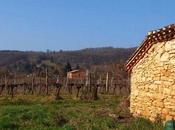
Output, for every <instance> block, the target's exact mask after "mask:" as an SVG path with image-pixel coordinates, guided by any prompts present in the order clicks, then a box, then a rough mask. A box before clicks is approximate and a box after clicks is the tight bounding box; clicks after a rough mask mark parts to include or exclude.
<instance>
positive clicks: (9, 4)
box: [0, 0, 175, 51]
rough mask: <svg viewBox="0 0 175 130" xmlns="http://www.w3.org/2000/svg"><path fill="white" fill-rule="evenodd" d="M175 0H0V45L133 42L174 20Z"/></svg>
mask: <svg viewBox="0 0 175 130" xmlns="http://www.w3.org/2000/svg"><path fill="white" fill-rule="evenodd" d="M174 5H175V0H0V50H7V49H10V50H38V51H45V50H47V49H50V50H60V49H63V50H77V49H81V48H91V47H103V46H114V47H134V46H138V45H139V44H140V43H141V41H142V40H143V39H144V37H145V35H146V34H147V32H148V31H150V30H154V29H158V28H160V27H163V26H165V25H168V24H172V23H175V15H174V14H175V7H174Z"/></svg>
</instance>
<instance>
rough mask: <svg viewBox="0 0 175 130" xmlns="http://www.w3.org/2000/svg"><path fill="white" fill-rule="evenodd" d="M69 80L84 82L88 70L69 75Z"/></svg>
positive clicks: (74, 71) (75, 71) (73, 72)
mask: <svg viewBox="0 0 175 130" xmlns="http://www.w3.org/2000/svg"><path fill="white" fill-rule="evenodd" d="M67 78H68V79H80V80H84V79H85V78H86V70H84V69H77V70H73V71H70V72H68V73H67Z"/></svg>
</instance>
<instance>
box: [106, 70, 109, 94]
mask: <svg viewBox="0 0 175 130" xmlns="http://www.w3.org/2000/svg"><path fill="white" fill-rule="evenodd" d="M108 92H109V73H108V72H107V74H106V93H108Z"/></svg>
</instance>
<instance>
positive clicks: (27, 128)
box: [0, 95, 163, 130]
mask: <svg viewBox="0 0 175 130" xmlns="http://www.w3.org/2000/svg"><path fill="white" fill-rule="evenodd" d="M120 100H121V98H120V97H115V96H111V95H102V96H100V99H99V100H98V101H92V102H88V101H80V100H75V99H71V98H69V97H67V96H63V100H58V101H55V100H54V97H53V96H47V97H44V96H39V97H36V96H29V95H28V96H18V97H16V98H15V99H13V100H11V99H9V98H7V97H1V98H0V130H162V129H163V126H162V125H161V124H158V123H157V124H153V123H151V122H150V121H148V120H145V119H142V118H139V119H134V118H132V119H131V122H130V123H127V124H122V123H118V121H117V120H116V119H115V118H113V117H111V116H109V114H113V113H114V114H116V115H117V114H119V113H118V111H117V109H118V104H119V103H120ZM124 110H125V111H122V112H120V114H121V113H122V114H129V111H128V110H127V109H126V108H125V109H124Z"/></svg>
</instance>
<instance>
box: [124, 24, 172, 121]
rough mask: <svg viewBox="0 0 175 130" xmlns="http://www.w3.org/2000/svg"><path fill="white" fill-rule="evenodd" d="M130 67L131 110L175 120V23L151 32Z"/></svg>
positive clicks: (151, 117) (156, 117) (152, 118)
mask: <svg viewBox="0 0 175 130" xmlns="http://www.w3.org/2000/svg"><path fill="white" fill-rule="evenodd" d="M126 69H127V71H128V72H129V73H130V78H131V79H130V85H131V86H130V87H131V95H130V111H131V113H132V114H133V115H134V116H141V117H146V118H149V119H150V120H152V121H155V120H156V119H162V120H164V121H166V120H170V119H172V118H174V119H175V24H172V25H169V26H166V27H164V28H161V29H158V30H155V31H151V32H149V33H148V35H147V36H146V38H145V40H144V41H143V43H142V44H141V46H140V47H138V49H137V50H136V51H135V53H134V54H133V55H132V56H131V58H130V59H129V60H128V61H127V63H126Z"/></svg>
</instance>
